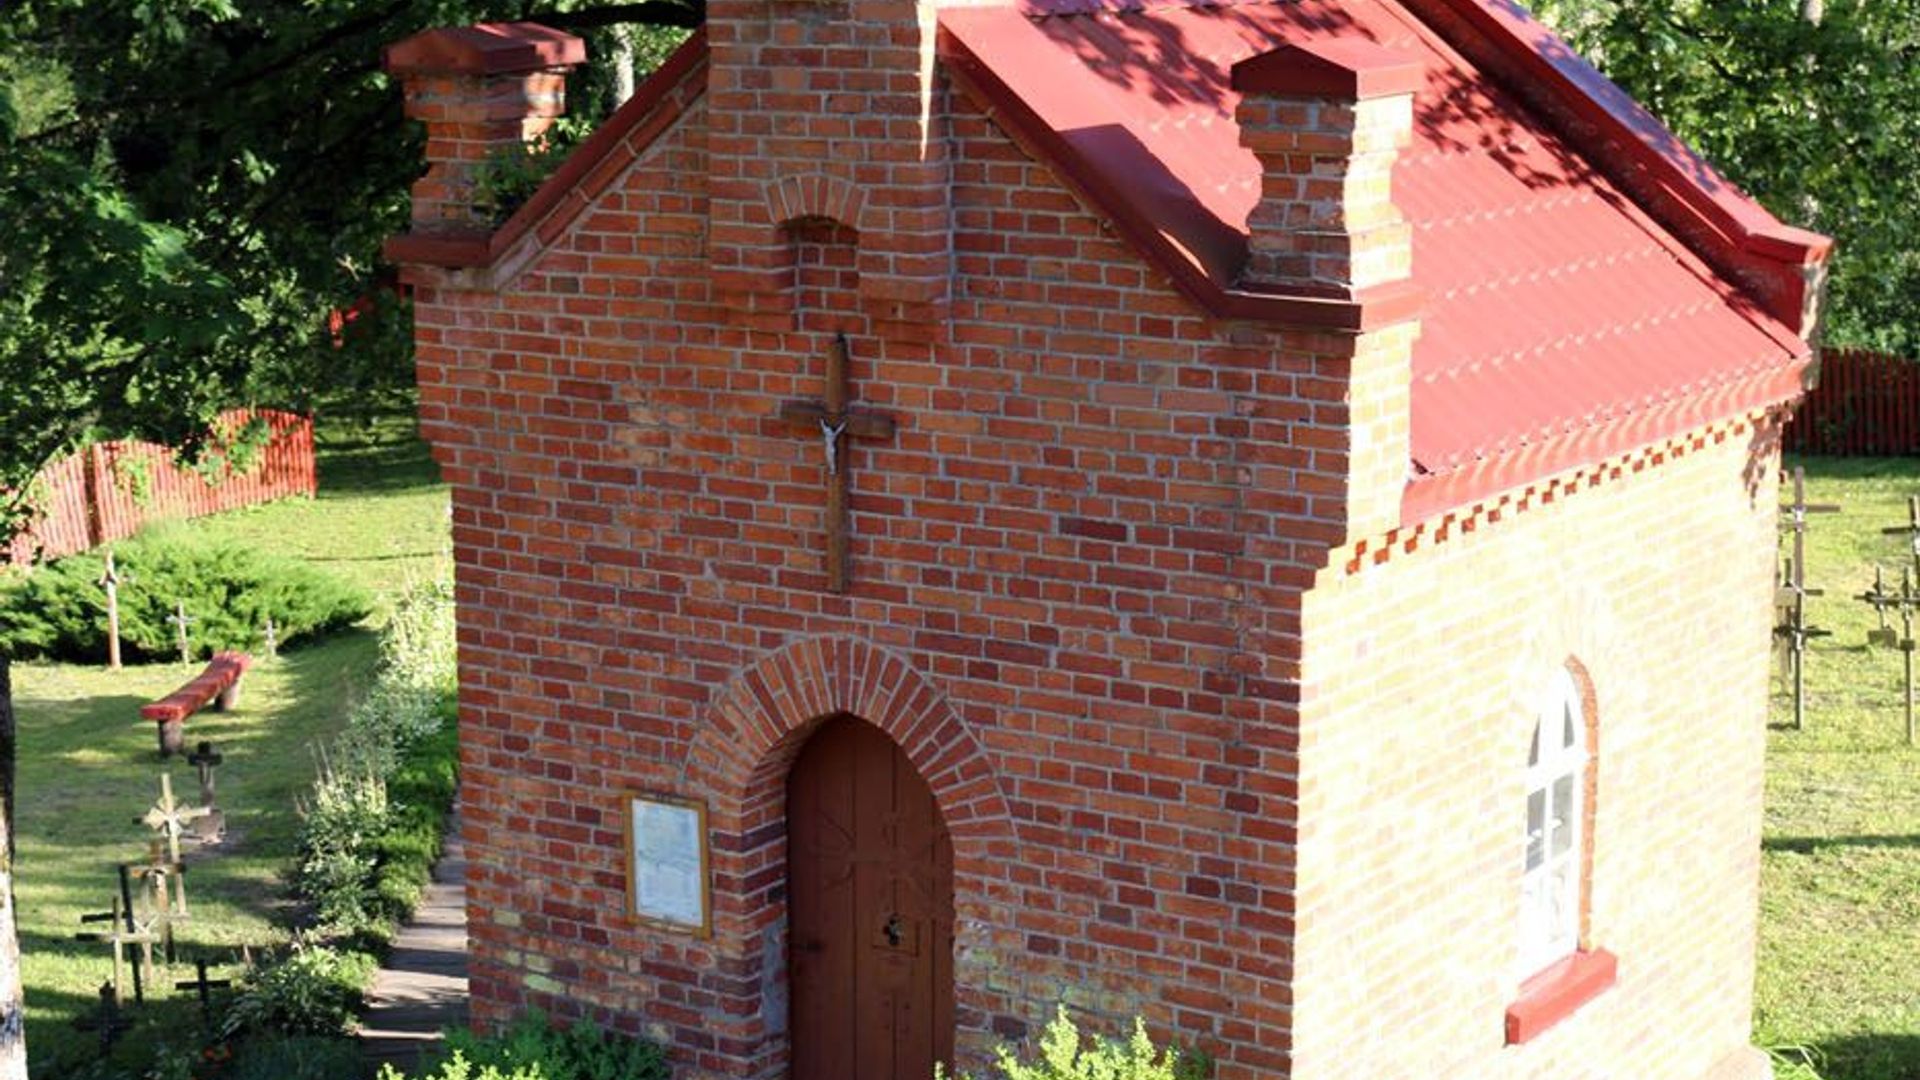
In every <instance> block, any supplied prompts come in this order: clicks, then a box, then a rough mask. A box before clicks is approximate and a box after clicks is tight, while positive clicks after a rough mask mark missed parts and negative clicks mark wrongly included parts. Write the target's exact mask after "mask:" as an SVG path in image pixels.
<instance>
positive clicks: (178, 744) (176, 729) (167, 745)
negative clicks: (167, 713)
mask: <svg viewBox="0 0 1920 1080" xmlns="http://www.w3.org/2000/svg"><path fill="white" fill-rule="evenodd" d="M159 727H160V756H161V757H163V758H164V757H171V756H172V755H174V754H179V753H183V752H185V750H186V748H187V722H186V721H185V720H163V721H161V722H160V725H159Z"/></svg>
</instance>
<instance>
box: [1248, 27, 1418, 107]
mask: <svg viewBox="0 0 1920 1080" xmlns="http://www.w3.org/2000/svg"><path fill="white" fill-rule="evenodd" d="M1425 80H1426V68H1425V66H1424V65H1423V64H1422V63H1421V62H1420V58H1419V57H1418V56H1416V55H1414V54H1413V53H1410V52H1406V51H1404V50H1401V49H1391V48H1388V47H1387V46H1385V45H1381V44H1378V43H1377V42H1373V41H1368V40H1366V39H1365V38H1357V37H1339V38H1323V39H1320V40H1317V41H1306V42H1300V43H1297V44H1287V45H1282V46H1280V47H1279V48H1277V49H1274V50H1272V51H1271V52H1264V53H1261V54H1260V55H1258V56H1251V57H1248V58H1247V59H1245V60H1242V61H1240V62H1239V63H1237V64H1235V65H1233V88H1234V89H1235V90H1238V91H1240V92H1241V93H1242V94H1276V95H1280V94H1284V95H1290V96H1297V97H1320V98H1339V99H1343V100H1347V101H1365V100H1368V99H1370V98H1382V97H1392V96H1394V95H1396V94H1411V93H1414V92H1415V91H1417V90H1419V89H1420V87H1421V86H1422V85H1423V84H1424V82H1425Z"/></svg>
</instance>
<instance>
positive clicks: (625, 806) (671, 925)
mask: <svg viewBox="0 0 1920 1080" xmlns="http://www.w3.org/2000/svg"><path fill="white" fill-rule="evenodd" d="M643 803H651V804H653V805H656V806H666V807H673V808H675V809H679V810H691V811H692V812H693V814H694V820H695V821H696V823H697V825H696V827H697V828H698V829H699V832H700V885H699V891H700V921H699V922H698V923H697V924H696V923H690V922H682V921H681V920H679V919H674V918H669V917H667V916H665V915H656V914H648V913H647V912H645V911H642V910H641V908H640V864H641V858H640V837H639V836H638V835H637V833H636V829H635V826H634V812H635V810H637V809H638V808H639V806H640V805H641V804H643ZM620 813H621V816H622V818H623V820H624V822H625V825H624V828H623V831H624V833H625V834H626V841H627V912H626V914H627V917H628V918H630V919H632V920H633V921H634V922H635V923H638V924H639V925H641V926H650V927H654V928H656V929H660V930H669V931H672V932H674V933H678V934H692V935H693V936H694V937H696V938H701V939H706V938H711V937H712V936H713V853H712V843H713V842H712V837H711V836H710V834H709V833H708V831H707V802H706V800H705V799H696V798H688V797H686V796H683V795H669V794H666V793H665V792H659V791H628V792H624V793H623V794H622V796H621V799H620Z"/></svg>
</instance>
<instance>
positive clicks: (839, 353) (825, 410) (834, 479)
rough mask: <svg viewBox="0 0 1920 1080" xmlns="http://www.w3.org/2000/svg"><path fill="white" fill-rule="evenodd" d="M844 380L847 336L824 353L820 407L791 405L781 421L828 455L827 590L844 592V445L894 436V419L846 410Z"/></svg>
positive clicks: (812, 403) (786, 405) (847, 465)
mask: <svg viewBox="0 0 1920 1080" xmlns="http://www.w3.org/2000/svg"><path fill="white" fill-rule="evenodd" d="M849 397H850V390H849V388H848V378H847V335H845V334H840V335H838V336H836V337H835V338H834V341H833V348H832V349H830V350H828V352H827V375H826V394H825V397H824V399H823V400H819V401H789V402H786V403H784V404H782V405H781V406H780V418H781V419H782V420H785V421H786V422H787V424H788V426H790V427H792V428H793V429H794V431H795V432H796V433H798V434H802V435H812V436H817V437H818V438H819V439H820V441H821V444H822V446H824V447H825V450H826V465H827V517H826V527H827V589H828V591H830V592H836V593H843V592H846V591H847V588H848V580H847V579H848V565H847V564H848V555H847V547H848V539H849V537H848V529H849V527H848V523H847V493H848V483H849V479H850V477H849V473H850V471H851V465H852V463H851V462H850V461H849V460H848V455H847V446H846V442H845V440H847V439H886V438H891V437H892V436H893V432H894V422H893V418H892V417H890V416H884V415H882V414H879V413H873V412H865V411H856V410H854V409H852V408H850V401H849Z"/></svg>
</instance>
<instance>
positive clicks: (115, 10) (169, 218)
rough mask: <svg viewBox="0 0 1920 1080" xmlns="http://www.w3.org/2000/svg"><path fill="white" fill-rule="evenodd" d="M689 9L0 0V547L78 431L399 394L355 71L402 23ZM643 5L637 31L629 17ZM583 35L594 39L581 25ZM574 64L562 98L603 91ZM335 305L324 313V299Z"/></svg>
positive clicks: (387, 213)
mask: <svg viewBox="0 0 1920 1080" xmlns="http://www.w3.org/2000/svg"><path fill="white" fill-rule="evenodd" d="M700 15H701V12H700V10H699V8H698V7H696V6H694V0H688V2H685V3H682V2H680V0H653V2H650V3H642V4H625V5H621V4H602V5H599V6H591V5H588V4H586V3H584V2H583V0H546V2H543V3H536V2H532V0H253V2H249V3H246V4H240V3H237V2H236V0H20V2H18V3H14V4H9V5H8V11H7V14H6V16H5V17H4V18H0V235H4V237H5V243H4V244H0V431H4V432H6V433H7V438H5V439H4V440H0V539H4V538H5V537H6V536H8V535H10V534H11V533H12V532H13V531H14V530H16V529H17V528H18V527H19V525H20V516H21V512H22V511H23V509H24V507H23V506H22V505H21V503H22V502H23V501H24V500H25V499H26V497H27V496H29V495H30V494H31V492H30V491H29V490H28V485H27V481H28V480H29V479H30V478H31V477H32V476H33V474H34V473H35V472H36V471H37V470H38V469H39V468H40V466H41V465H42V464H44V463H45V462H46V461H48V460H49V459H51V458H53V457H55V456H57V455H58V454H60V453H62V452H64V451H65V450H67V449H69V448H71V447H72V446H74V445H75V444H76V443H77V442H79V441H80V440H82V439H83V438H85V437H87V436H89V435H93V434H107V435H115V436H118V435H141V436H145V437H151V438H156V439H159V440H161V441H165V442H169V443H172V444H175V445H185V446H186V447H187V448H188V449H189V450H191V449H193V447H194V444H195V441H196V439H197V438H198V433H200V432H201V431H203V430H204V429H205V427H206V424H207V422H208V421H209V420H210V419H211V418H212V416H213V415H214V413H216V412H217V411H218V410H219V409H221V408H223V407H226V406H231V405H235V404H242V403H250V402H258V403H261V404H274V405H281V406H289V407H295V408H301V407H310V406H312V405H313V404H314V403H315V402H317V401H323V400H332V401H341V400H346V401H349V402H354V403H359V404H361V405H375V404H378V403H380V402H381V401H382V400H383V399H384V398H387V397H391V396H394V395H404V394H405V393H406V392H407V390H408V389H410V387H411V379H412V370H411V364H410V358H411V352H412V342H411V330H410V326H409V325H408V319H407V313H406V311H405V309H404V305H403V304H402V302H401V301H400V300H399V299H398V297H397V294H396V292H395V291H394V290H392V289H391V288H388V287H386V286H387V285H388V284H389V283H390V278H389V277H388V276H387V275H386V274H385V273H384V272H383V270H382V266H381V263H380V257H379V248H380V243H381V241H382V240H383V239H384V238H385V237H386V236H388V235H390V234H392V233H394V232H397V231H400V230H402V229H404V228H405V225H406V220H407V188H408V185H409V184H410V183H411V181H412V180H413V178H414V177H416V176H417V175H418V174H419V172H420V170H421V168H422V156H421V154H422V147H421V145H420V133H419V132H418V131H417V130H416V129H415V127H414V126H413V125H409V124H407V123H406V121H405V119H404V117H403V116H402V113H401V107H400V104H401V103H400V94H399V92H398V90H397V89H396V88H395V87H394V86H393V85H392V83H391V80H390V79H389V78H388V77H387V76H386V75H385V74H384V73H383V72H382V71H381V70H380V51H381V48H382V47H383V46H385V45H387V44H389V43H391V42H393V41H396V40H398V39H400V38H403V37H405V36H407V35H409V34H411V33H414V32H416V31H418V30H421V29H424V28H426V27H429V26H436V25H453V24H465V23H471V22H478V21H484V20H490V19H522V18H536V19H539V20H541V21H545V22H549V23H552V24H555V25H563V26H572V27H575V28H576V29H578V30H579V31H580V32H582V33H584V34H586V35H587V36H588V37H589V39H590V45H592V46H594V48H593V50H592V51H593V53H594V55H596V56H599V57H609V56H612V55H615V53H616V51H617V50H616V49H615V48H614V44H615V42H616V38H615V35H616V33H618V34H621V35H622V36H625V37H628V38H632V39H637V40H636V42H635V47H634V48H633V49H632V52H633V53H634V54H636V55H637V56H638V57H639V59H640V62H643V63H644V62H646V61H647V60H650V59H653V60H657V58H658V57H659V56H660V55H662V54H663V53H664V51H665V49H666V47H668V46H670V45H671V44H672V43H673V42H675V41H677V40H678V39H679V37H680V36H681V35H682V34H683V33H684V31H681V30H677V29H676V28H677V27H684V26H688V25H693V24H696V23H697V22H698V21H699V18H700ZM634 20H639V21H643V22H652V23H655V24H657V26H655V27H652V28H647V27H642V28H640V29H639V30H638V31H637V32H636V31H633V30H632V29H631V28H629V27H627V25H626V24H627V23H628V22H630V21H634ZM596 39H597V40H596ZM611 83H612V74H611V72H610V71H608V70H607V69H606V68H605V67H604V66H602V67H598V68H590V69H587V70H586V71H584V72H583V73H581V75H580V77H579V78H578V79H576V80H575V86H574V87H573V90H574V96H575V105H574V108H575V112H576V113H577V114H585V115H587V116H589V117H592V116H598V115H601V114H603V113H604V112H605V111H606V109H607V105H608V97H607V95H608V89H607V88H608V87H609V86H610V85H611ZM349 309H351V310H352V311H353V314H354V316H355V317H354V318H353V319H352V320H351V321H348V322H347V323H346V324H345V325H338V326H330V325H329V315H330V313H333V312H336V311H343V310H349Z"/></svg>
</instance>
